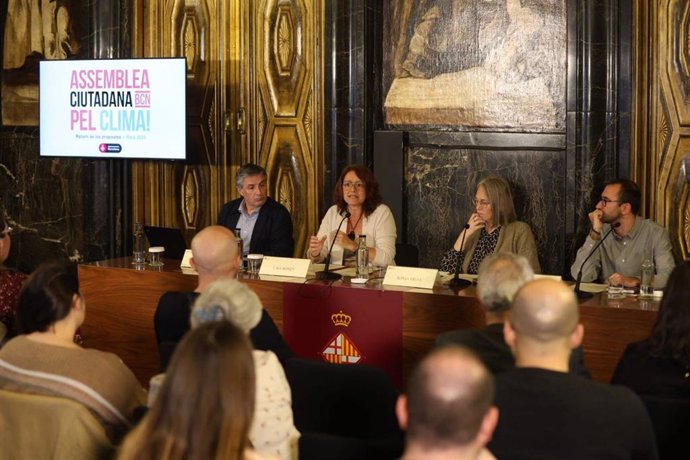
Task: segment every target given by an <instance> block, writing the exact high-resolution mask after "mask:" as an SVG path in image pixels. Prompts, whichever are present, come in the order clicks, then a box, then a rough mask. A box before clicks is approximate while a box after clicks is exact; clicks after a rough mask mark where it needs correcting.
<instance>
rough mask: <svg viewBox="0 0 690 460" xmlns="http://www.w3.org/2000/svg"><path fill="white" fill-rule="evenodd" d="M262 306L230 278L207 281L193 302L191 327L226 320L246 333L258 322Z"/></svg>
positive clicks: (243, 287) (242, 286) (245, 288)
mask: <svg viewBox="0 0 690 460" xmlns="http://www.w3.org/2000/svg"><path fill="white" fill-rule="evenodd" d="M262 311H263V306H262V305H261V300H259V296H257V295H256V293H255V292H254V291H252V290H251V289H250V288H249V287H248V286H247V285H246V284H244V283H241V282H239V281H237V280H236V279H232V278H225V279H220V280H218V281H214V282H213V283H211V284H209V285H208V287H207V288H206V289H205V290H204V292H202V293H201V295H200V296H199V297H198V298H197V299H196V302H194V306H193V307H192V314H191V317H190V323H191V325H192V328H195V327H197V326H199V325H200V324H203V323H207V322H210V321H221V320H226V321H230V322H231V323H232V324H234V325H235V326H237V327H239V328H240V329H241V330H243V331H244V332H245V333H247V334H249V331H251V330H252V329H253V328H254V327H255V326H256V325H257V324H259V321H260V320H261V313H262Z"/></svg>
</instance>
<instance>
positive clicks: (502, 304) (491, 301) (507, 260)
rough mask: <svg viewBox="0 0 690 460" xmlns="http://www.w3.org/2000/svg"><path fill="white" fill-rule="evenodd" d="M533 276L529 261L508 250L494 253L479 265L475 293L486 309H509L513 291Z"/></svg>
mask: <svg viewBox="0 0 690 460" xmlns="http://www.w3.org/2000/svg"><path fill="white" fill-rule="evenodd" d="M532 278H534V272H533V271H532V267H531V266H530V264H529V261H528V260H527V259H526V258H525V257H524V256H521V255H518V254H513V253H510V252H499V253H494V254H491V255H489V256H487V257H486V258H484V260H483V261H482V263H481V264H480V265H479V271H478V278H477V294H478V296H479V300H481V301H482V304H484V308H485V309H486V311H488V312H491V313H504V312H506V311H508V310H509V309H510V305H511V303H512V302H513V297H515V293H516V292H517V291H518V289H520V288H521V287H522V285H524V284H525V283H526V282H528V281H529V280H531V279H532Z"/></svg>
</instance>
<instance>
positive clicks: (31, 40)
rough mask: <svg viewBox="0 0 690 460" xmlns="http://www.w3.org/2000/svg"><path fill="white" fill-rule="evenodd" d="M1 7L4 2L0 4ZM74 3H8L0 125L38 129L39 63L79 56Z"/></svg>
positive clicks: (65, 0) (28, 0) (49, 0)
mask: <svg viewBox="0 0 690 460" xmlns="http://www.w3.org/2000/svg"><path fill="white" fill-rule="evenodd" d="M3 3H4V2H3ZM78 5H79V2H77V1H76V0H9V1H8V2H7V10H6V16H5V23H4V24H0V26H4V33H3V41H2V44H3V46H2V87H1V88H0V92H1V93H2V124H3V125H5V126H7V125H11V126H37V125H38V62H39V61H40V60H42V59H68V58H70V57H75V56H78V55H79V52H80V45H79V42H78V41H77V39H76V37H78V35H77V32H78V29H79V24H78V21H77V20H76V16H77V15H76V12H77V11H76V10H77V6H78Z"/></svg>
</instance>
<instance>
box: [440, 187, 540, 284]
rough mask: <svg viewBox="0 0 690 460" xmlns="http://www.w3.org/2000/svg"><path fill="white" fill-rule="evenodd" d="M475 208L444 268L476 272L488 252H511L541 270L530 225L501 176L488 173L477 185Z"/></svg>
mask: <svg viewBox="0 0 690 460" xmlns="http://www.w3.org/2000/svg"><path fill="white" fill-rule="evenodd" d="M473 204H474V210H475V212H474V213H472V215H471V216H470V219H469V220H468V221H467V225H465V227H464V228H463V229H462V230H461V231H460V234H459V235H458V238H457V239H456V240H455V244H454V245H453V247H452V248H451V249H450V250H449V251H448V252H446V254H445V255H444V257H443V260H442V261H441V270H442V271H446V272H450V273H453V272H455V269H456V267H457V266H458V264H459V266H460V272H461V273H471V274H476V273H477V271H478V269H479V264H481V262H482V260H484V258H485V257H486V256H488V255H489V254H493V253H498V252H512V253H515V254H519V255H521V256H524V257H526V258H527V260H528V261H529V263H530V265H531V266H532V269H533V270H534V272H535V273H540V272H541V267H540V266H539V257H538V255H537V246H536V244H535V243H534V235H532V230H530V228H529V225H527V224H526V223H524V222H520V221H518V220H517V217H516V215H515V207H514V205H513V196H512V194H511V193H510V185H508V181H506V180H505V179H504V178H502V177H498V176H489V177H486V178H484V179H482V181H481V182H479V184H478V185H477V190H476V192H475V194H474V200H473Z"/></svg>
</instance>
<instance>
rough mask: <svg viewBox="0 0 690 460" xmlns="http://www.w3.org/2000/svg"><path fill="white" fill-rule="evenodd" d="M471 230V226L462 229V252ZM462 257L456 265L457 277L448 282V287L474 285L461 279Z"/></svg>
mask: <svg viewBox="0 0 690 460" xmlns="http://www.w3.org/2000/svg"><path fill="white" fill-rule="evenodd" d="M468 228H470V224H465V226H464V227H463V228H462V240H461V241H460V251H462V250H463V247H464V246H465V235H467V229H468ZM459 275H460V256H458V261H457V262H456V263H455V276H454V277H453V279H451V280H450V281H449V282H448V286H450V287H457V288H464V287H467V286H470V285H471V284H472V282H471V281H467V280H465V279H462V278H460V276H459Z"/></svg>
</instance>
